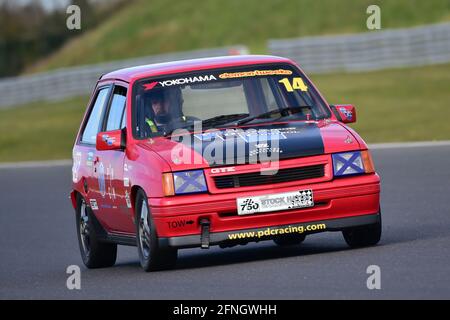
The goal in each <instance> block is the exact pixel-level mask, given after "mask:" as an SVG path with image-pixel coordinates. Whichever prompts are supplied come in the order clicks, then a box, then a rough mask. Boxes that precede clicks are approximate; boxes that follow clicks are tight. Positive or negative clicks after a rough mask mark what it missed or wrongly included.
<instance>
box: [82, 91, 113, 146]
mask: <svg viewBox="0 0 450 320" xmlns="http://www.w3.org/2000/svg"><path fill="white" fill-rule="evenodd" d="M108 91H109V87H105V88H102V89H100V90H99V91H98V93H97V97H96V98H95V103H94V106H93V107H92V111H91V114H90V115H89V119H88V121H87V123H86V127H85V128H84V131H83V134H82V136H81V142H84V143H90V144H95V140H96V138H97V133H98V132H99V130H100V125H101V119H102V114H103V109H104V108H105V105H106V101H107V98H108Z"/></svg>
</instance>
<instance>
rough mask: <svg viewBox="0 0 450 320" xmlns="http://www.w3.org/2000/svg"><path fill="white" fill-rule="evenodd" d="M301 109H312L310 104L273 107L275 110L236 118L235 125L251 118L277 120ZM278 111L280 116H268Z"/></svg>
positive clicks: (251, 119)
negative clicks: (273, 117)
mask: <svg viewBox="0 0 450 320" xmlns="http://www.w3.org/2000/svg"><path fill="white" fill-rule="evenodd" d="M302 109H310V110H311V111H312V110H313V108H312V107H311V106H301V107H287V108H282V109H275V110H271V111H269V112H264V113H261V114H258V115H256V116H252V117H248V118H244V119H241V120H238V121H236V125H238V126H240V125H242V124H245V123H249V122H251V121H253V120H256V119H264V118H270V120H278V119H281V118H283V117H287V116H290V115H293V114H295V113H298V112H300V111H301V110H302ZM292 111H297V112H293V113H289V112H292ZM278 113H279V114H280V116H279V117H278V118H276V119H272V118H271V117H270V116H271V115H274V114H278Z"/></svg>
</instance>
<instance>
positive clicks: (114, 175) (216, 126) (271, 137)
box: [71, 56, 381, 271]
mask: <svg viewBox="0 0 450 320" xmlns="http://www.w3.org/2000/svg"><path fill="white" fill-rule="evenodd" d="M355 120H356V113H355V109H354V107H353V106H351V105H329V104H327V102H326V101H325V99H324V98H323V97H322V96H321V95H320V93H319V92H318V90H317V89H316V88H315V87H314V85H313V84H312V83H311V81H310V80H309V79H308V77H307V76H306V75H305V74H304V73H303V72H302V71H301V70H300V68H299V67H298V66H297V65H296V64H295V63H294V62H292V61H291V60H288V59H285V58H280V57H271V56H233V57H218V58H208V59H197V60H187V61H178V62H171V63H161V64H154V65H147V66H141V67H135V68H128V69H123V70H118V71H115V72H111V73H108V74H106V75H104V76H102V77H101V78H100V80H99V81H98V83H97V85H96V87H95V90H94V92H93V94H92V98H91V100H90V102H89V107H88V108H87V111H86V114H85V116H84V119H83V122H82V124H81V127H80V130H79V132H78V135H77V138H76V141H75V145H74V149H73V168H72V174H73V191H72V193H71V199H72V204H73V207H74V208H75V211H76V226H77V232H78V240H79V244H80V250H81V256H82V258H83V262H84V263H85V265H86V266H87V267H89V268H98V267H106V266H111V265H113V264H114V263H115V261H116V255H117V245H118V244H120V245H133V246H137V248H138V253H139V258H140V262H141V265H142V267H143V268H144V270H146V271H148V270H156V269H163V268H168V267H171V266H173V265H174V264H175V262H176V258H177V250H178V249H179V248H192V247H201V248H209V246H211V245H220V246H221V247H229V246H233V245H237V244H246V243H248V242H250V241H262V240H268V239H272V240H273V241H274V242H275V243H276V244H278V245H295V244H299V243H301V242H302V241H303V240H304V239H305V236H306V235H307V234H311V233H317V232H323V231H342V233H343V235H344V239H345V241H346V242H347V243H348V244H349V245H350V246H351V247H359V246H368V245H374V244H376V243H377V242H378V241H379V240H380V236H381V215H380V205H379V201H380V179H379V176H378V175H377V174H376V172H375V170H374V166H373V163H372V159H371V156H370V153H369V151H368V150H367V145H366V143H365V142H364V141H363V140H362V139H361V137H359V135H358V134H357V133H356V132H355V131H354V130H352V129H351V128H349V127H347V126H346V125H345V123H350V122H354V121H355Z"/></svg>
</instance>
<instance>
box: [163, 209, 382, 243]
mask: <svg viewBox="0 0 450 320" xmlns="http://www.w3.org/2000/svg"><path fill="white" fill-rule="evenodd" d="M378 222H380V214H379V213H377V214H370V215H363V216H355V217H349V218H341V219H331V220H323V221H313V222H309V223H299V224H292V225H282V226H276V227H266V228H254V229H245V230H239V231H226V232H214V233H211V234H209V235H208V237H209V239H208V246H209V245H225V246H226V245H227V243H230V245H232V244H239V243H241V244H245V243H247V242H255V241H256V242H258V241H263V240H268V239H272V238H275V237H277V236H279V235H280V231H283V234H284V235H286V234H290V235H292V234H304V235H307V234H312V233H317V232H324V231H340V230H343V229H346V228H353V227H360V226H365V225H371V224H375V223H378ZM289 231H290V232H289ZM159 245H160V246H161V247H173V248H195V247H200V246H202V245H203V241H202V239H201V236H200V235H190V236H181V237H167V238H159Z"/></svg>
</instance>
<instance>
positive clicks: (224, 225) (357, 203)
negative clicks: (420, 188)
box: [149, 174, 380, 246]
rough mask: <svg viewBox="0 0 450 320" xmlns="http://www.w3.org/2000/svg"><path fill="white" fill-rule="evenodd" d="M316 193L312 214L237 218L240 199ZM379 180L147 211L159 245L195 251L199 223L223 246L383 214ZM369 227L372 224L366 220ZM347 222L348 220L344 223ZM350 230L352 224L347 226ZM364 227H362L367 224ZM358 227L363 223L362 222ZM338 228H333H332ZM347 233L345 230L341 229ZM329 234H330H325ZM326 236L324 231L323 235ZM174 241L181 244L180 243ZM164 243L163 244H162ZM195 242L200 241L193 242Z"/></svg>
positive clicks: (176, 203)
mask: <svg viewBox="0 0 450 320" xmlns="http://www.w3.org/2000/svg"><path fill="white" fill-rule="evenodd" d="M304 189H312V190H313V192H314V202H315V206H314V207H311V208H303V209H295V210H286V211H276V212H269V213H259V214H252V215H245V216H238V215H237V206H236V198H237V197H246V196H258V195H264V194H272V193H282V192H289V191H296V190H304ZM379 201H380V178H379V176H378V175H377V174H369V175H361V176H353V177H346V178H339V179H334V180H332V181H327V182H321V183H315V184H302V185H298V186H290V187H284V188H279V187H276V186H274V185H271V186H267V188H266V189H265V190H258V191H252V192H237V191H236V192H233V193H222V194H197V195H185V196H174V197H166V198H149V206H150V210H151V212H152V216H153V220H154V223H155V226H156V230H157V232H158V237H159V238H161V241H165V242H167V243H168V244H171V245H174V246H196V245H197V244H198V243H199V241H200V234H201V226H200V221H201V220H202V219H207V220H209V221H210V233H211V243H213V242H217V243H218V242H220V241H223V239H224V238H227V237H228V235H227V234H228V233H232V232H236V231H244V230H253V229H257V230H259V229H261V228H267V227H275V226H289V225H291V226H293V225H298V224H307V223H310V222H316V221H332V220H338V219H345V218H350V217H356V216H364V215H369V216H374V215H376V214H377V213H378V212H379ZM367 219H368V222H369V223H365V224H370V222H371V221H372V220H370V219H371V218H367ZM342 221H343V222H345V221H346V220H342ZM348 221H349V225H348V227H350V226H353V225H352V223H351V222H352V221H353V220H348ZM363 222H364V221H363ZM358 223H360V222H358ZM333 225H335V223H332V224H331V227H332V228H334V229H336V227H333ZM344 227H346V225H345V224H343V225H340V228H344ZM327 230H330V229H329V228H327ZM325 231H326V230H325ZM176 238H179V239H178V240H177V239H176ZM164 239H165V240H164ZM194 239H197V240H195V241H194Z"/></svg>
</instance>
